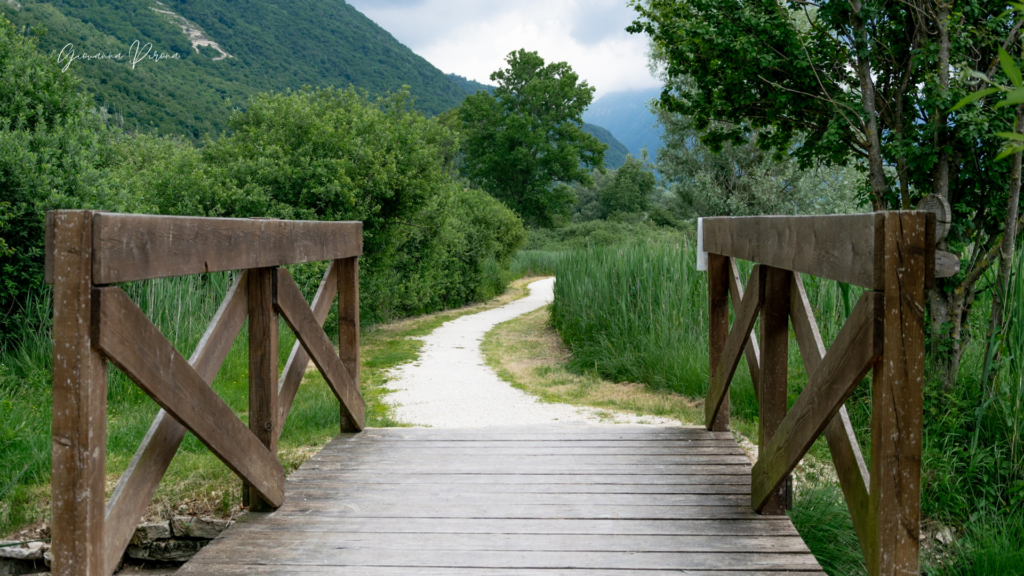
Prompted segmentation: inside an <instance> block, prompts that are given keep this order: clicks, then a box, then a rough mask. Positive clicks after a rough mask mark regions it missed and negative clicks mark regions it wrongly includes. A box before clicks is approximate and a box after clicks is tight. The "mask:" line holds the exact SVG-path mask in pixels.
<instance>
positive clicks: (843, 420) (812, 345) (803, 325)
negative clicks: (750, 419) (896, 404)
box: [790, 274, 870, 555]
mask: <svg viewBox="0 0 1024 576" xmlns="http://www.w3.org/2000/svg"><path fill="white" fill-rule="evenodd" d="M792 297H793V300H792V306H791V307H790V310H791V318H792V321H793V332H794V334H795V335H796V340H797V343H798V344H799V348H800V354H801V356H802V357H803V361H804V367H805V369H806V370H807V373H808V374H813V373H814V371H815V370H817V369H818V366H819V365H820V364H821V361H822V359H823V358H824V357H825V344H824V342H822V339H821V333H820V332H819V331H818V322H817V321H816V320H815V319H814V310H813V309H812V308H811V302H810V300H809V299H808V298H807V290H806V289H805V288H804V283H803V279H802V278H801V277H800V275H799V274H794V275H793V288H792ZM825 439H826V440H827V441H828V446H829V451H830V452H831V453H832V462H833V464H834V465H835V468H836V475H837V476H839V484H840V486H842V489H843V495H844V496H845V499H846V505H847V507H848V508H849V509H850V517H851V518H852V519H853V525H854V528H855V529H856V531H857V539H858V541H859V542H860V543H861V546H862V547H863V546H866V545H867V543H868V541H869V538H868V534H867V527H868V488H867V487H868V485H869V483H870V481H869V478H870V477H869V476H868V469H867V466H866V465H865V464H864V456H863V455H862V454H861V451H860V444H858V442H857V436H856V434H855V433H854V431H853V425H852V424H851V423H850V415H849V414H848V413H847V411H846V406H845V405H844V406H843V407H841V408H840V409H839V413H838V414H836V415H835V416H834V417H833V418H832V420H831V421H830V422H829V423H828V426H826V427H825ZM864 551H865V555H866V549H864Z"/></svg>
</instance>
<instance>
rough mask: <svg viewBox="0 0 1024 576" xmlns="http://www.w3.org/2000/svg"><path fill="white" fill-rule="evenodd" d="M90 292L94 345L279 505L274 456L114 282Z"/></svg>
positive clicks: (279, 476) (280, 473)
mask: <svg viewBox="0 0 1024 576" xmlns="http://www.w3.org/2000/svg"><path fill="white" fill-rule="evenodd" d="M94 293H95V294H96V297H97V299H98V302H99V307H100V308H99V323H98V326H97V333H98V334H97V335H98V338H97V342H96V345H97V346H98V348H99V349H100V350H102V351H103V353H104V354H105V355H106V356H107V357H108V358H109V359H110V361H111V362H113V363H114V364H116V365H117V366H118V368H120V369H121V370H122V371H123V372H124V373H125V374H126V375H128V377H129V378H131V379H132V381H134V382H135V383H136V384H137V385H138V386H139V387H140V388H142V389H143V390H144V391H145V392H146V393H147V394H148V395H149V396H150V397H151V398H153V400H155V401H156V403H157V404H159V405H160V407H161V408H163V409H164V410H166V411H167V412H168V413H169V414H171V415H172V416H173V417H174V418H175V419H176V420H177V421H178V422H180V423H182V424H183V425H184V426H185V427H186V428H188V429H189V430H190V431H191V432H192V433H193V434H195V435H196V436H197V437H198V438H199V440H200V441H202V442H203V444H205V445H206V446H207V447H208V448H209V449H210V450H211V451H212V452H213V453H214V454H216V455H217V457H218V458H220V459H221V460H222V461H223V462H224V463H225V464H226V465H227V466H228V467H229V468H231V470H232V471H233V472H235V473H236V474H238V475H239V476H240V477H242V478H243V479H244V480H245V481H247V482H249V483H250V484H251V485H252V486H254V487H255V488H256V490H257V491H259V493H260V495H261V496H262V497H264V498H265V499H266V500H267V501H269V502H270V503H271V504H273V505H274V506H280V505H281V503H282V502H283V500H284V469H283V468H282V467H281V465H280V464H279V463H278V462H277V459H276V458H275V456H274V455H273V454H271V453H270V451H269V450H267V449H266V447H264V446H263V444H261V443H260V441H259V439H257V438H256V436H254V435H253V434H252V433H251V432H250V431H249V430H248V429H247V428H246V427H245V425H244V424H242V423H241V421H239V419H238V417H237V416H235V413H234V412H233V411H232V410H231V408H230V407H229V406H228V405H227V404H225V403H224V401H223V400H221V399H220V397H219V396H217V394H216V393H215V392H214V391H213V390H212V389H211V388H210V387H209V385H208V384H207V383H206V382H205V381H204V380H203V378H202V377H201V376H199V374H197V373H196V371H195V370H194V369H193V368H192V367H191V366H190V365H189V363H188V361H187V360H185V358H184V357H182V356H181V354H179V353H178V351H177V350H175V349H174V347H173V346H171V344H170V342H168V341H167V339H166V338H164V336H163V335H162V334H160V331H159V330H157V328H156V326H153V324H152V323H151V322H150V321H149V319H148V318H146V316H145V314H143V313H142V311H141V310H139V308H138V306H136V305H135V303H134V302H132V301H131V300H130V299H129V298H128V296H127V295H126V294H125V293H124V292H123V291H122V290H121V289H120V288H116V287H110V288H97V289H96V290H95V292H94ZM101 548H102V547H101Z"/></svg>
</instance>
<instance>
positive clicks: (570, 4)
mask: <svg viewBox="0 0 1024 576" xmlns="http://www.w3.org/2000/svg"><path fill="white" fill-rule="evenodd" d="M348 2H349V4H351V5H352V6H355V7H356V9H358V10H359V11H360V12H362V13H363V14H366V15H367V16H368V17H370V18H371V19H372V20H373V21H374V22H376V23H377V24H379V25H380V26H381V27H383V28H384V29H385V30H387V31H388V32H390V33H391V34H392V35H394V36H395V38H397V39H398V40H399V41H400V42H402V43H403V44H405V45H406V46H408V47H409V48H411V49H412V50H413V51H414V52H416V53H417V54H419V55H420V56H423V57H424V58H426V59H427V60H429V61H430V62H431V63H432V64H433V65H434V66H437V67H438V68H440V69H441V70H442V71H444V72H446V73H452V72H454V73H455V74H459V75H460V76H465V77H467V78H469V79H471V80H478V81H480V82H487V83H490V80H488V77H489V76H490V75H491V72H494V71H495V70H497V69H499V68H501V67H502V66H503V64H504V58H505V56H506V55H508V53H509V52H512V51H513V50H518V49H519V48H526V49H527V50H531V51H536V52H539V53H540V55H541V57H543V58H544V60H545V61H548V62H551V61H566V62H568V63H569V64H570V65H571V66H572V67H573V70H575V71H576V72H577V73H579V75H580V77H581V78H583V79H585V80H587V81H588V82H590V85H591V86H594V87H595V88H597V96H598V97H600V96H601V95H603V94H607V93H609V92H620V91H625V90H640V89H644V88H651V87H653V86H657V85H658V82H657V80H655V79H654V78H652V77H651V75H650V72H649V71H648V69H647V57H646V55H645V54H646V51H647V42H646V37H645V36H643V35H635V34H628V33H627V32H626V31H625V28H626V26H628V25H629V23H630V22H632V21H633V15H634V14H635V12H633V10H631V9H630V8H629V7H628V6H627V5H626V2H627V0H348Z"/></svg>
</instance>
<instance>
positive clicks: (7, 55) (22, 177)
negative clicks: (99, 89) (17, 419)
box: [0, 15, 102, 348]
mask: <svg viewBox="0 0 1024 576" xmlns="http://www.w3.org/2000/svg"><path fill="white" fill-rule="evenodd" d="M87 102H88V101H87V99H86V98H85V97H84V96H82V95H80V94H79V93H78V91H77V83H76V81H75V79H74V77H73V76H69V75H65V74H61V73H60V70H59V69H57V67H56V65H55V63H53V62H51V61H50V59H49V58H47V57H45V56H43V55H41V54H40V53H39V51H38V50H37V48H36V41H35V39H33V38H28V37H25V36H22V35H21V34H18V32H17V31H16V30H15V29H14V28H13V27H12V26H11V25H10V23H9V22H7V21H6V20H5V19H4V18H3V16H2V15H0V190H2V191H3V193H2V195H0V348H3V347H4V345H6V344H8V343H9V341H10V339H11V338H12V335H13V334H15V333H16V331H15V329H14V328H15V324H16V323H17V322H18V318H19V315H18V312H19V311H20V308H21V306H22V305H23V302H24V301H25V298H26V296H27V295H28V294H30V293H31V292H33V291H38V290H39V289H41V287H42V284H43V276H42V272H43V230H44V218H43V214H44V213H45V211H46V210H49V209H53V208H75V207H80V206H85V205H91V204H95V203H96V202H97V201H98V196H99V190H98V189H97V186H96V184H97V182H98V180H99V174H98V173H97V170H96V168H95V163H96V161H97V160H98V157H99V155H100V146H99V138H100V137H101V135H102V130H101V129H100V128H99V125H98V124H99V123H98V122H97V121H96V119H95V118H94V117H93V115H91V114H90V113H89V111H88V105H87Z"/></svg>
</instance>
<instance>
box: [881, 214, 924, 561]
mask: <svg viewBox="0 0 1024 576" xmlns="http://www.w3.org/2000/svg"><path fill="white" fill-rule="evenodd" d="M883 222H884V224H883V226H884V237H885V242H884V244H883V245H880V246H876V250H884V251H885V253H884V277H885V304H884V314H885V317H884V322H885V328H884V344H883V351H882V360H881V361H880V362H878V363H877V364H876V365H875V369H874V384H873V387H872V399H871V406H872V418H871V489H870V490H869V517H870V521H871V522H870V526H869V530H868V533H869V534H870V537H871V546H869V547H867V548H868V554H867V560H868V562H867V565H868V574H870V575H871V576H880V575H896V574H917V573H918V572H919V570H918V551H919V550H918V546H919V544H918V536H919V534H920V531H921V420H922V412H923V404H924V392H923V384H924V289H925V283H926V266H927V262H926V259H927V257H928V256H929V254H930V252H929V246H928V242H927V240H928V238H929V237H934V233H932V234H931V235H929V231H928V227H929V225H931V226H934V220H933V221H932V222H931V223H929V222H928V219H927V217H926V214H925V213H921V212H917V213H914V212H887V213H885V216H884V219H883Z"/></svg>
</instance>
